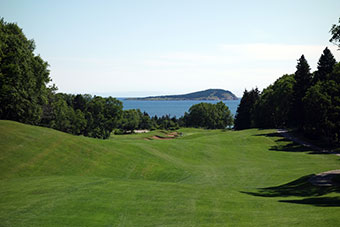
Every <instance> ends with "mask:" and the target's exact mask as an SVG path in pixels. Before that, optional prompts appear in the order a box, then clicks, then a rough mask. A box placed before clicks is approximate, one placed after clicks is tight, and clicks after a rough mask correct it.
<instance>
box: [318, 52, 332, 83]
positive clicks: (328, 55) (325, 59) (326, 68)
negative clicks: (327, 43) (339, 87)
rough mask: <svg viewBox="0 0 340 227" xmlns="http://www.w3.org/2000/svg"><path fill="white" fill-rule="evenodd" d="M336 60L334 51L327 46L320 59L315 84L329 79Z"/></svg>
mask: <svg viewBox="0 0 340 227" xmlns="http://www.w3.org/2000/svg"><path fill="white" fill-rule="evenodd" d="M335 64H336V60H335V58H334V56H333V54H332V52H331V51H330V50H329V49H328V48H327V47H326V48H325V49H324V51H323V53H322V55H321V57H320V59H319V62H318V70H317V71H316V72H315V75H314V78H313V84H316V83H317V82H318V81H325V80H327V76H328V75H329V74H330V73H331V72H332V71H333V68H334V65H335Z"/></svg>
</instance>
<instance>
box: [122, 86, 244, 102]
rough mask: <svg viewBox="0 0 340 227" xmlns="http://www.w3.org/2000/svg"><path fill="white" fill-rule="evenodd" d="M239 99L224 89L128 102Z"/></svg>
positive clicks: (150, 97) (152, 97)
mask: <svg viewBox="0 0 340 227" xmlns="http://www.w3.org/2000/svg"><path fill="white" fill-rule="evenodd" d="M237 99H238V98H237V97H236V95H234V94H233V93H232V92H231V91H228V90H223V89H207V90H204V91H197V92H192V93H188V94H183V95H162V96H148V97H144V98H128V99H127V100H149V101H164V100H168V101H171V100H175V101H180V100H237Z"/></svg>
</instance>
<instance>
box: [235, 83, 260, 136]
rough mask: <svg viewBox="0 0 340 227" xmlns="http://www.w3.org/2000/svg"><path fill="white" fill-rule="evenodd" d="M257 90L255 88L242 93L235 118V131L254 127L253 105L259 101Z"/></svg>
mask: <svg viewBox="0 0 340 227" xmlns="http://www.w3.org/2000/svg"><path fill="white" fill-rule="evenodd" d="M259 93H260V92H259V90H258V89H257V88H255V89H252V90H250V91H249V92H248V91H247V90H245V91H244V93H243V96H242V99H241V102H240V105H239V106H238V107H237V110H236V116H235V125H234V128H235V129H236V130H242V129H247V128H252V127H254V126H255V123H254V116H255V115H254V114H255V104H256V102H257V101H258V100H259Z"/></svg>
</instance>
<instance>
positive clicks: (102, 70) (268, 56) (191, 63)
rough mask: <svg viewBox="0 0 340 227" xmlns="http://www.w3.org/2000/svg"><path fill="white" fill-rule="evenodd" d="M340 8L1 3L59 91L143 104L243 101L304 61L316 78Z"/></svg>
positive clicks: (319, 4) (328, 3)
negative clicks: (216, 98)
mask: <svg viewBox="0 0 340 227" xmlns="http://www.w3.org/2000/svg"><path fill="white" fill-rule="evenodd" d="M339 8H340V1H335V0H325V1H307V0H303V1H298V2H296V1H292V0H291V1H284V2H272V1H264V0H263V1H257V2H254V1H243V2H234V1H167V2H165V1H154V0H147V1H113V2H112V1H97V2H95V3H94V2H91V1H33V0H27V1H19V0H10V1H9V0H2V1H1V2H0V15H1V17H3V18H4V20H5V21H7V22H15V23H17V24H18V25H19V27H21V28H22V29H23V31H24V33H25V35H26V36H27V38H28V39H34V40H35V43H36V50H35V53H36V54H40V55H41V57H42V58H43V59H44V60H45V61H47V62H48V63H49V64H50V71H51V74H50V76H51V78H52V80H53V83H55V84H56V85H57V87H58V88H59V91H60V92H65V93H73V94H77V93H82V94H84V93H88V94H99V93H101V94H110V95H111V96H114V97H144V96H156V95H167V94H170V95H172V94H186V93H190V92H195V91H201V90H206V89H209V88H219V89H225V90H229V91H231V92H233V93H234V94H235V95H236V96H237V97H241V96H242V93H243V91H244V89H248V90H249V89H251V88H255V87H258V88H259V89H260V90H262V89H263V88H265V87H267V86H268V85H269V84H272V83H273V82H274V81H275V80H276V79H277V78H279V77H280V76H282V75H283V74H291V73H294V72H295V67H296V64H297V59H298V58H300V56H301V55H302V54H304V55H305V57H306V59H307V60H308V63H309V65H310V67H311V69H312V71H314V70H316V67H317V61H318V59H319V57H320V55H321V54H322V51H323V49H324V48H325V47H326V46H328V47H329V49H330V50H331V51H332V53H333V55H334V56H335V58H336V59H337V61H339V60H340V51H338V50H337V47H336V46H334V45H333V44H332V43H329V41H328V40H329V39H330V33H329V30H330V28H331V26H332V24H335V23H337V22H338V19H339V12H338V9H339Z"/></svg>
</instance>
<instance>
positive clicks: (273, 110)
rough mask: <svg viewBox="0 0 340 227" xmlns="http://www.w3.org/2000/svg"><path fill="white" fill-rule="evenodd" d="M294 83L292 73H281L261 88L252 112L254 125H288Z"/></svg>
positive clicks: (278, 126) (263, 126) (261, 126)
mask: <svg viewBox="0 0 340 227" xmlns="http://www.w3.org/2000/svg"><path fill="white" fill-rule="evenodd" d="M294 84H295V79H294V75H283V76H282V77H280V78H279V79H277V80H276V81H275V82H274V84H273V85H270V86H268V87H267V88H265V89H263V91H262V92H261V95H260V98H259V100H258V101H257V102H256V105H255V110H254V114H253V117H254V119H253V121H254V122H255V126H256V127H260V128H284V127H287V126H289V125H290V123H289V114H290V111H291V102H292V99H293V87H294Z"/></svg>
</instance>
